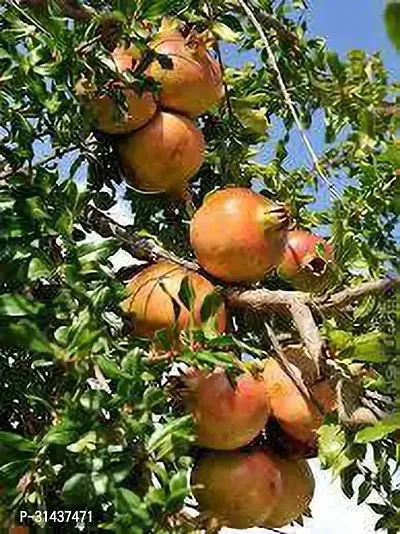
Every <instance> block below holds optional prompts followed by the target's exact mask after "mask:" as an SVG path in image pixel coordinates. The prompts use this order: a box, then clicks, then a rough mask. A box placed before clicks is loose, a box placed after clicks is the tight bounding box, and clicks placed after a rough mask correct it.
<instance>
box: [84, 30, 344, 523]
mask: <svg viewBox="0 0 400 534" xmlns="http://www.w3.org/2000/svg"><path fill="white" fill-rule="evenodd" d="M210 42H211V40H210V35H209V33H208V32H204V33H198V32H196V31H191V32H189V33H187V34H186V35H184V34H183V33H182V32H181V31H180V29H179V27H178V26H175V24H174V23H171V21H168V22H164V23H163V25H162V27H161V32H160V33H159V34H158V36H157V38H156V39H155V40H154V42H153V43H152V44H151V47H152V48H153V49H154V51H155V52H157V53H158V54H162V55H163V56H164V60H165V58H166V61H164V63H167V65H165V64H163V65H161V64H159V63H158V62H157V61H153V63H152V64H151V65H150V66H149V67H148V70H147V74H148V75H149V76H151V77H152V78H154V79H155V80H156V81H157V82H159V86H160V92H159V94H158V95H157V96H156V95H154V94H153V93H151V92H149V91H144V92H143V93H140V92H139V91H135V90H134V89H133V88H129V89H124V93H125V97H126V102H127V107H126V110H125V111H124V112H123V113H122V114H118V113H117V111H118V109H117V104H116V103H115V101H114V100H113V98H112V97H110V96H109V95H107V94H105V95H102V96H96V97H95V98H93V99H91V100H90V106H91V109H92V111H93V112H94V114H95V116H96V118H97V127H98V128H99V129H100V130H103V131H105V132H107V133H110V134H118V135H117V136H116V138H115V139H116V146H117V151H118V154H119V158H120V162H121V166H122V169H123V171H124V174H125V177H126V179H127V180H128V181H129V182H130V183H131V184H132V185H133V186H134V187H136V188H137V189H140V190H144V191H152V192H161V191H163V192H167V193H169V194H173V195H175V196H176V195H178V196H182V194H183V192H184V190H185V189H186V187H187V185H188V182H189V180H190V179H191V178H192V177H193V176H194V174H195V173H196V172H197V170H198V169H199V167H200V166H201V164H202V162H203V158H204V149H205V146H204V140H203V136H202V133H201V131H200V129H199V128H198V127H197V126H196V124H195V123H194V119H195V118H196V117H197V116H198V115H200V114H202V113H204V112H205V111H207V110H208V109H209V108H210V107H211V106H213V105H214V104H216V103H217V102H218V101H219V100H220V99H221V98H222V96H223V93H224V89H223V83H222V74H221V69H220V66H219V64H218V62H217V61H216V59H215V58H214V57H213V56H212V55H211V54H210V53H209V51H208V47H209V46H210ZM112 55H113V58H114V61H115V64H116V66H117V69H118V70H119V71H121V72H123V71H125V70H126V69H128V70H132V69H133V70H134V68H135V65H136V64H137V62H138V61H139V60H140V53H139V52H138V50H137V49H136V48H135V47H130V48H126V47H124V46H121V47H118V48H117V49H115V50H114V52H113V53H112ZM114 85H115V83H114ZM114 88H115V87H114ZM289 220H290V216H289V213H288V211H287V209H286V207H285V206H283V205H281V204H278V203H276V202H274V201H273V200H270V199H268V198H266V197H264V196H263V195H261V194H259V193H256V192H254V191H252V190H251V189H249V188H243V187H226V188H224V189H220V190H217V191H216V192H213V193H211V194H209V195H208V196H207V197H206V198H205V199H204V202H203V204H202V206H201V207H200V208H199V209H198V210H197V212H196V213H195V214H194V216H193V218H192V221H191V224H190V244H191V247H192V249H193V251H194V253H195V255H196V258H197V260H198V263H199V264H200V266H201V267H202V269H203V270H204V272H205V273H208V274H209V275H211V276H212V277H213V278H214V279H218V280H220V281H222V282H224V283H227V284H232V283H255V282H259V281H261V280H262V279H263V278H264V277H265V275H266V274H268V273H269V272H271V271H272V270H273V269H275V270H277V271H278V272H279V273H280V274H281V276H282V277H284V278H286V279H288V280H289V281H290V282H291V283H292V285H293V286H294V287H295V288H297V289H301V290H306V291H313V290H314V291H320V290H322V289H323V288H324V287H325V285H326V283H327V280H328V278H327V277H328V275H329V273H328V271H329V269H328V265H329V261H330V260H331V254H332V253H331V250H330V247H329V245H328V244H327V243H326V242H325V241H324V240H323V239H322V238H319V237H317V236H314V235H312V234H311V233H309V232H306V231H304V230H301V229H295V230H289ZM186 277H187V278H188V280H189V283H190V285H191V287H192V289H193V291H194V295H195V297H194V302H193V303H192V306H191V308H190V309H188V307H187V306H186V305H185V304H184V303H183V302H182V300H181V298H180V289H181V284H182V281H183V280H184V279H185V278H186ZM214 291H215V286H214V285H213V283H211V282H210V281H209V280H208V279H207V278H206V277H205V276H203V275H201V274H199V273H197V272H194V271H190V270H187V269H185V268H183V267H181V266H180V265H177V264H175V263H173V262H170V261H162V262H159V263H157V264H154V265H151V266H147V267H145V268H144V269H143V270H141V271H140V272H139V273H138V274H136V275H135V276H134V277H133V278H132V279H131V280H130V282H129V283H128V285H127V292H128V296H127V298H126V300H124V302H123V303H122V308H123V310H124V311H125V313H126V314H127V315H128V316H129V317H130V319H131V322H132V326H133V330H134V333H135V334H136V335H139V336H145V337H149V338H152V337H153V336H154V335H155V333H156V332H157V331H159V330H166V331H168V332H169V334H170V336H171V338H172V339H174V340H175V341H176V339H177V334H178V336H179V332H181V331H183V330H186V329H190V328H198V327H201V323H202V320H201V309H202V305H203V303H204V301H205V299H206V297H207V296H209V295H210V294H212V293H213V292H214ZM177 305H178V312H177ZM213 326H214V329H215V331H216V332H219V333H223V332H225V331H226V329H227V310H226V308H225V305H224V303H223V302H221V303H220V305H219V308H218V309H217V311H216V314H215V318H214V323H213ZM175 347H176V348H177V350H179V348H180V344H179V342H177V343H176V344H175ZM285 351H286V353H287V354H286V356H287V359H288V360H289V361H290V365H291V367H292V368H291V372H292V373H294V375H295V376H296V377H297V378H298V380H299V381H302V382H304V383H306V384H307V388H306V391H309V395H307V394H306V395H305V394H304V392H300V391H299V390H298V389H297V386H296V384H295V382H294V381H293V380H292V378H290V377H289V376H288V374H287V372H286V371H284V370H283V369H282V368H281V366H280V364H279V363H278V362H277V361H276V360H275V359H273V358H268V359H267V360H266V361H265V365H264V370H263V372H262V373H259V374H258V375H257V376H255V375H253V374H251V373H250V372H245V373H243V374H242V375H241V376H239V377H238V378H237V379H235V380H233V381H232V379H231V377H228V376H227V374H226V372H225V371H224V370H223V369H221V368H216V369H214V370H213V371H204V370H199V369H195V368H192V369H189V370H188V371H187V372H186V373H185V375H184V376H183V377H182V379H183V383H184V389H183V391H182V400H183V403H184V406H185V407H186V410H187V411H188V412H190V413H192V414H193V418H194V420H195V422H196V432H197V445H198V446H199V447H201V448H203V449H205V450H206V452H205V453H204V454H203V455H201V456H200V459H199V461H198V463H197V465H196V467H195V469H194V470H193V472H192V486H193V492H194V495H195V496H196V498H197V500H198V503H199V505H200V508H201V509H202V510H203V511H204V512H205V513H206V514H209V515H210V516H211V517H213V518H215V519H216V520H217V521H218V524H220V525H227V526H231V527H236V528H247V527H252V526H256V525H258V526H264V527H270V528H273V527H280V526H283V525H286V524H288V523H290V522H291V521H293V520H294V519H296V518H297V517H298V516H299V515H301V514H302V513H304V512H305V511H306V510H307V508H308V505H309V503H310V501H311V499H312V496H313V492H314V479H313V476H312V473H311V470H310V468H309V466H308V464H307V463H306V461H305V460H304V459H302V458H298V457H297V458H296V457H290V458H288V457H283V456H282V455H281V456H280V455H278V454H277V453H276V452H271V451H270V450H268V449H266V448H263V449H261V448H260V447H258V448H257V447H256V448H254V447H252V444H254V440H255V439H256V438H257V437H258V436H259V435H260V434H261V433H262V432H263V431H264V429H265V428H267V429H268V425H269V424H270V422H271V421H272V420H273V421H275V422H277V423H278V424H279V426H280V428H281V429H282V431H283V432H284V433H286V434H287V435H288V436H289V437H291V438H292V439H293V440H294V441H295V442H296V443H299V444H303V445H304V447H305V448H310V447H311V448H312V447H314V446H315V441H316V431H317V429H318V428H319V426H320V425H321V422H322V419H323V415H324V413H327V412H329V411H331V410H333V409H335V403H336V396H335V391H334V389H333V388H332V387H331V386H330V384H329V383H328V382H327V381H323V382H317V383H315V380H314V379H313V376H314V375H313V372H311V371H310V369H309V364H310V360H309V358H307V356H306V355H305V349H304V348H303V347H289V348H287V349H285ZM305 362H307V363H305ZM310 377H311V378H310ZM249 445H250V449H248V448H247V449H243V447H246V446H249ZM207 451H208V452H207Z"/></svg>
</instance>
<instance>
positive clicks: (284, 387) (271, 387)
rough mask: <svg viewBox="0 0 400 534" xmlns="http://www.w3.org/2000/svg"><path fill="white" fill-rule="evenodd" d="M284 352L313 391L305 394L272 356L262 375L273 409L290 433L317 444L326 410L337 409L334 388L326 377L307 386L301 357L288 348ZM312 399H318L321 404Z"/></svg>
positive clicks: (293, 369)
mask: <svg viewBox="0 0 400 534" xmlns="http://www.w3.org/2000/svg"><path fill="white" fill-rule="evenodd" d="M285 355H286V357H287V359H288V360H289V367H290V370H291V372H292V373H293V375H294V376H295V377H297V379H298V381H299V382H300V383H301V384H303V386H305V388H306V390H308V391H309V392H310V394H309V395H308V396H307V397H305V396H303V394H302V393H301V392H300V391H299V389H298V388H297V386H296V384H295V383H294V381H293V380H292V378H291V377H290V376H289V375H288V374H286V372H285V371H284V370H283V369H282V367H281V366H280V365H279V363H278V362H277V361H276V360H274V359H273V358H269V359H267V360H266V362H265V366H264V373H263V377H264V384H265V388H266V393H267V397H268V400H269V403H270V406H271V413H272V415H273V416H274V417H275V419H276V420H277V421H278V423H279V425H280V426H281V427H282V429H283V430H284V431H285V432H286V433H287V434H288V435H289V436H290V437H292V438H293V439H295V440H297V441H299V442H301V443H304V444H305V445H307V446H309V447H314V446H315V443H316V438H317V434H316V431H317V430H318V428H319V427H320V426H321V424H322V422H323V418H324V413H328V412H331V411H333V410H335V409H336V394H335V390H334V388H333V387H332V386H331V385H330V384H329V382H328V381H327V380H323V381H320V382H316V383H314V384H313V385H310V386H307V385H306V381H307V378H308V377H307V372H308V370H307V369H306V370H305V373H304V374H303V372H302V367H301V361H300V362H299V361H298V360H297V361H296V353H295V352H293V351H291V350H290V349H286V350H285ZM303 367H304V366H303ZM312 399H315V401H317V403H318V405H316V404H315V403H314V402H313V400H312Z"/></svg>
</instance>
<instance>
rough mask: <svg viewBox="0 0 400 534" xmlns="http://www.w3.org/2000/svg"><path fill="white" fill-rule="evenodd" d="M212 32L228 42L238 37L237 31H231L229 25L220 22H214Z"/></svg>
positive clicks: (236, 39) (233, 41)
mask: <svg viewBox="0 0 400 534" xmlns="http://www.w3.org/2000/svg"><path fill="white" fill-rule="evenodd" d="M212 32H213V33H215V34H216V35H217V36H218V37H219V38H220V39H222V40H223V41H226V42H228V43H236V42H237V41H239V39H240V34H239V33H237V32H235V31H233V30H232V29H231V28H229V26H227V25H226V24H224V23H222V22H214V24H213V26H212Z"/></svg>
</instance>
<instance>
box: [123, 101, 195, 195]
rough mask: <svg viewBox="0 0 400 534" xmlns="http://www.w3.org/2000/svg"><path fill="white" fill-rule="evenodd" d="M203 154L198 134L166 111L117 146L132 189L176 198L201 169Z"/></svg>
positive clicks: (189, 124) (183, 119)
mask: <svg viewBox="0 0 400 534" xmlns="http://www.w3.org/2000/svg"><path fill="white" fill-rule="evenodd" d="M204 150H205V143H204V139H203V135H202V133H201V131H200V130H199V129H198V128H196V126H195V125H194V124H193V123H192V122H191V121H190V120H189V119H187V118H186V117H183V116H182V115H177V114H173V113H168V112H166V111H161V112H160V113H158V114H157V115H156V116H155V117H154V118H153V120H152V121H151V122H150V123H149V124H148V125H147V126H146V127H144V128H142V129H141V130H139V131H138V132H134V133H133V134H131V135H130V136H128V137H126V138H125V139H121V140H120V142H119V144H118V153H119V156H120V161H121V165H122V168H123V171H124V174H125V176H126V178H127V179H128V180H129V181H130V182H131V183H132V185H133V186H134V187H136V188H137V189H139V190H143V191H152V192H169V193H173V194H175V195H177V196H182V194H183V192H184V191H185V189H186V186H187V183H188V182H189V180H190V179H191V178H192V176H194V174H196V172H197V170H198V169H199V168H200V166H201V165H202V163H203V160H204Z"/></svg>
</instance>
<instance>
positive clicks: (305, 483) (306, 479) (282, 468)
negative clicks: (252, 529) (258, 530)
mask: <svg viewBox="0 0 400 534" xmlns="http://www.w3.org/2000/svg"><path fill="white" fill-rule="evenodd" d="M273 461H274V463H275V465H276V466H277V467H278V469H279V472H280V474H281V480H282V486H283V488H282V489H283V498H282V499H279V500H278V501H277V504H276V505H275V508H274V509H273V511H272V513H271V514H270V515H269V516H268V518H267V520H266V521H265V523H264V524H263V525H262V526H263V527H265V528H278V527H284V526H286V525H288V524H289V523H291V522H292V521H294V520H295V519H297V518H298V517H299V516H300V515H302V514H304V512H305V511H306V510H307V508H308V506H309V504H310V502H311V500H312V498H313V496H314V490H315V479H314V476H313V473H312V471H311V469H310V466H309V465H308V463H307V462H306V461H305V460H292V459H288V458H279V457H278V456H273Z"/></svg>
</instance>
